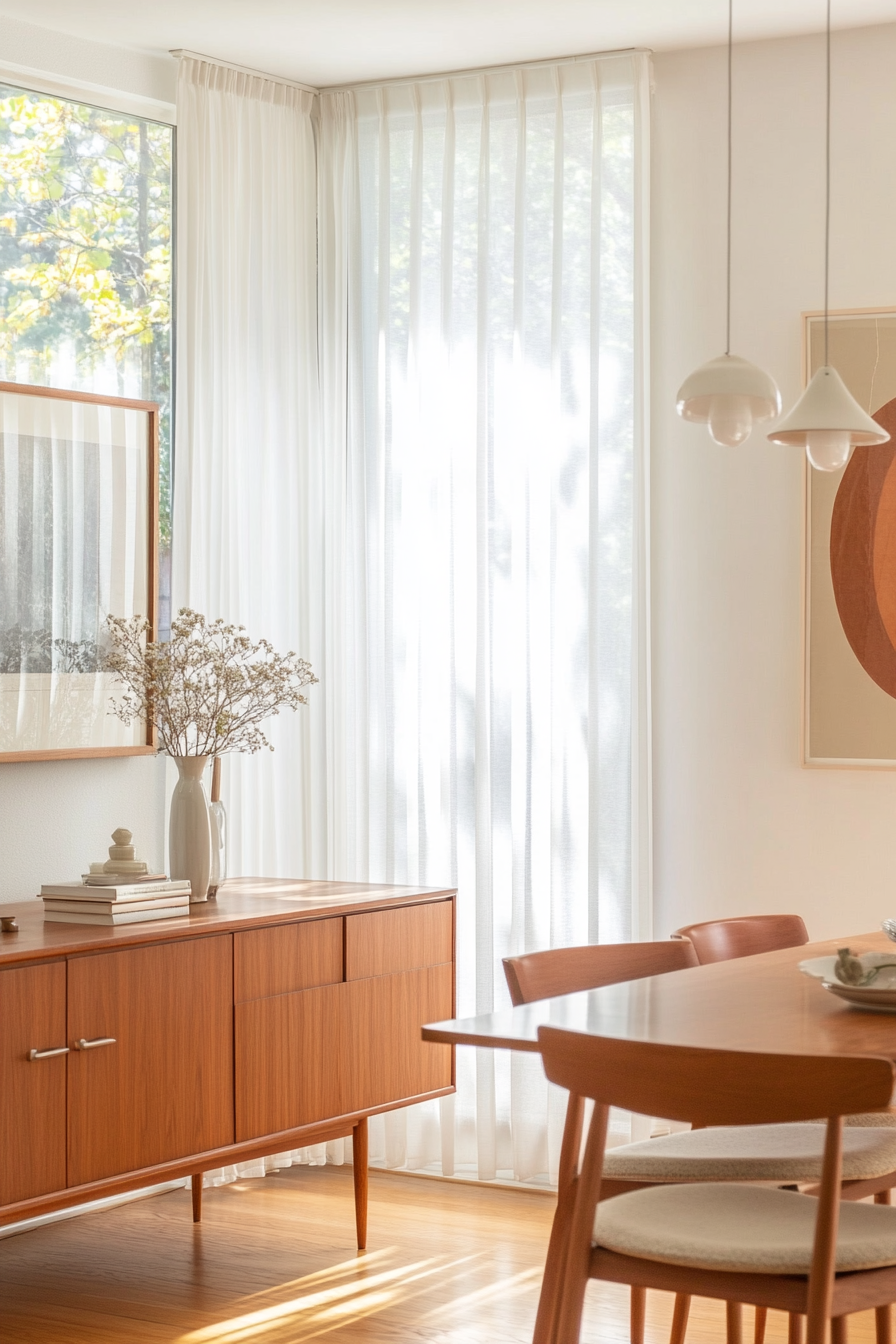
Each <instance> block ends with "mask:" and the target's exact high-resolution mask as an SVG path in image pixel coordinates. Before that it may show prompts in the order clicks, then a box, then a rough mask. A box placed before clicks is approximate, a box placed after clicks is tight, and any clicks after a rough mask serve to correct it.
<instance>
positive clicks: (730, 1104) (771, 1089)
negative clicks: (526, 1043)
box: [538, 1027, 896, 1125]
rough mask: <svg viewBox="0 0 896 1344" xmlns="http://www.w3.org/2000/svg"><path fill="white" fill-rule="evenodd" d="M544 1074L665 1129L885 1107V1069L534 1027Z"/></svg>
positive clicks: (862, 1061)
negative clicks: (685, 1123)
mask: <svg viewBox="0 0 896 1344" xmlns="http://www.w3.org/2000/svg"><path fill="white" fill-rule="evenodd" d="M538 1045H539V1049H540V1051H541V1057H542V1059H543V1061H544V1071H545V1073H546V1074H547V1076H548V1078H549V1079H550V1081H551V1082H552V1083H559V1084H560V1086H561V1087H566V1088H568V1089H569V1090H570V1091H571V1092H573V1093H576V1094H577V1095H579V1096H584V1097H593V1098H594V1100H595V1101H597V1102H599V1103H600V1104H601V1105H604V1106H620V1107H622V1108H623V1109H625V1110H628V1111H636V1112H638V1113H640V1114H641V1115H661V1116H663V1117H664V1118H665V1119H667V1120H696V1121H697V1122H699V1123H701V1124H705V1125H736V1124H741V1125H751V1124H776V1123H785V1122H787V1121H791V1120H818V1119H823V1118H826V1117H830V1116H836V1115H855V1114H858V1113H860V1112H863V1111H874V1110H880V1109H882V1108H883V1107H886V1106H888V1105H889V1101H890V1097H891V1096H892V1092H893V1080H894V1076H896V1069H894V1065H893V1063H892V1061H890V1060H889V1059H876V1058H870V1057H866V1058H856V1057H853V1056H848V1055H821V1056H819V1055H766V1054H754V1053H752V1052H750V1051H736V1050H704V1049H700V1048H696V1047H693V1046H675V1045H658V1044H656V1043H654V1042H652V1041H624V1040H614V1039H611V1038H608V1037H602V1036H591V1035H588V1034H587V1033H584V1032H577V1031H566V1030H563V1029H561V1028H559V1027H539V1028H538Z"/></svg>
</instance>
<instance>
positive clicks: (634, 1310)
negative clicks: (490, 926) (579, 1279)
mask: <svg viewBox="0 0 896 1344" xmlns="http://www.w3.org/2000/svg"><path fill="white" fill-rule="evenodd" d="M695 964H696V952H695V950H694V947H693V945H692V944H691V943H690V942H687V941H685V940H675V939H669V940H668V941H666V942H654V943H604V944H590V945H587V946H582V947H562V948H551V949H549V950H547V951H543V952H531V953H528V954H526V955H524V956H519V957H507V958H505V960H504V974H505V977H506V980H507V985H508V988H509V990H510V996H511V999H512V1001H513V1003H514V1006H519V1005H520V1004H524V1003H533V1002H535V1001H536V1000H538V999H545V998H553V997H555V996H556V995H559V994H572V993H576V992H578V991H580V990H585V989H598V988H600V987H601V986H603V985H613V984H618V983H620V982H621V981H624V980H636V979H641V978H643V977H646V976H651V975H662V974H665V973H666V972H668V971H674V970H682V969H686V968H688V967H692V966H694V965H695ZM576 1108H578V1111H579V1115H578V1124H579V1127H580V1129H581V1125H582V1121H583V1114H584V1111H583V1108H584V1101H583V1099H582V1097H581V1096H579V1097H576V1096H575V1095H572V1096H570V1099H569V1103H568V1108H567V1123H570V1116H572V1117H573V1119H575V1117H574V1115H573V1113H574V1111H575V1110H576ZM686 1118H687V1119H689V1120H691V1121H692V1123H693V1122H694V1121H695V1120H696V1117H691V1116H688V1117H686ZM868 1119H869V1120H873V1119H874V1117H868ZM822 1158H823V1131H822V1129H821V1127H820V1126H819V1125H816V1124H802V1125H748V1126H745V1125H740V1126H738V1127H735V1128H730V1127H729V1128H699V1129H692V1130H691V1131H690V1132H688V1133H678V1134H669V1135H665V1136H662V1137H658V1138H654V1139H648V1140H647V1141H645V1142H640V1143H628V1144H623V1145H621V1146H618V1147H614V1148H611V1149H609V1150H608V1151H607V1154H606V1159H605V1162H604V1169H603V1181H602V1184H601V1198H602V1199H611V1198H613V1197H614V1196H616V1195H619V1194H623V1193H626V1192H629V1191H632V1190H637V1189H640V1188H644V1187H645V1186H648V1185H658V1184H673V1183H678V1182H695V1181H725V1182H731V1183H738V1182H739V1183H748V1182H758V1181H763V1182H777V1183H778V1184H779V1185H794V1184H797V1183H800V1184H804V1185H808V1186H809V1188H811V1187H812V1186H813V1185H814V1184H817V1183H818V1182H819V1181H820V1180H821V1176H822ZM565 1160H566V1159H565V1158H564V1156H563V1154H561V1170H560V1173H559V1183H560V1185H561V1186H562V1185H563V1184H564V1182H568V1181H569V1180H570V1179H571V1177H570V1174H569V1171H568V1170H566V1169H565V1168H564V1167H563V1165H562V1164H563V1162H564V1161H565ZM894 1171H896V1131H894V1130H893V1129H890V1128H883V1129H881V1128H876V1127H874V1128H871V1127H869V1128H864V1127H863V1128H861V1129H859V1128H856V1129H851V1130H850V1131H849V1132H848V1133H847V1136H846V1141H845V1148H844V1155H843V1177H844V1181H845V1187H844V1188H845V1193H847V1194H848V1196H849V1197H850V1198H852V1199H859V1198H863V1197H864V1196H866V1195H873V1196H874V1198H875V1199H876V1200H878V1201H880V1202H888V1200H889V1186H890V1184H891V1183H892V1181H893V1180H894V1176H893V1173H894ZM562 1231H563V1226H562V1224H561V1223H555V1225H554V1228H553V1229H552V1232H551V1253H554V1254H556V1253H557V1252H556V1248H555V1246H554V1239H555V1237H556V1236H560V1235H562ZM549 1258H550V1253H549ZM646 1294H647V1290H646V1288H645V1287H643V1286H639V1285H637V1284H635V1285H632V1290H631V1327H630V1330H631V1344H643V1339H644V1322H645V1309H646ZM689 1310H690V1297H689V1296H688V1295H687V1294H686V1293H678V1294H677V1295H676V1298H675V1307H674V1311H673V1315H672V1329H671V1334H670V1344H683V1341H684V1337H685V1332H686V1329H687V1321H688V1314H689ZM765 1324H766V1312H765V1309H764V1308H762V1307H757V1310H756V1319H755V1324H754V1344H763V1340H764V1336H765ZM547 1332H548V1322H547V1320H546V1319H545V1318H544V1317H543V1314H540V1315H539V1319H538V1322H537V1324H536V1332H535V1341H534V1344H546V1341H548V1340H550V1335H549V1333H547ZM551 1344H553V1341H551ZM789 1344H799V1341H798V1337H797V1336H796V1332H795V1329H794V1328H791V1339H790V1342H789ZM878 1344H889V1341H878Z"/></svg>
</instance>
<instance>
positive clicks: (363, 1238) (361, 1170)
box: [352, 1115, 367, 1251]
mask: <svg viewBox="0 0 896 1344" xmlns="http://www.w3.org/2000/svg"><path fill="white" fill-rule="evenodd" d="M352 1175H353V1177H354V1181H355V1227H356V1228H357V1231H358V1250H359V1251H366V1250H367V1116H366V1115H365V1117H364V1119H363V1120H359V1121H358V1123H357V1124H356V1125H355V1127H354V1129H353V1130H352Z"/></svg>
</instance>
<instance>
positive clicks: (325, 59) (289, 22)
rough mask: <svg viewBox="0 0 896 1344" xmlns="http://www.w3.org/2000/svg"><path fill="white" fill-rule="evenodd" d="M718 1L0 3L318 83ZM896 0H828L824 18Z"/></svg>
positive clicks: (855, 16) (593, 37) (21, 13)
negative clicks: (829, 7) (830, 2)
mask: <svg viewBox="0 0 896 1344" xmlns="http://www.w3.org/2000/svg"><path fill="white" fill-rule="evenodd" d="M727 10H728V6H727V5H726V3H725V0H0V13H2V14H6V15H8V16H10V17H11V18H17V19H21V20H24V21H25V22H27V23H31V24H38V25H42V26H43V27H45V28H54V29H57V30H58V31H60V32H63V33H69V34H71V35H73V36H75V37H82V38H88V39H91V40H93V41H102V42H106V43H112V44H115V45H121V46H127V47H132V48H136V49H138V50H142V51H150V52H157V53H162V52H166V51H169V50H171V49H172V48H178V47H184V48H186V49H188V50H190V51H196V52H201V53H202V54H203V55H208V56H214V57H217V58H218V59H219V60H224V61H231V62H233V63H235V64H238V65H244V66H249V67H252V68H254V69H257V70H265V71H268V72H270V73H271V74H276V75H280V76H284V77H287V78H291V79H296V80H300V81H304V82H306V83H308V84H313V85H317V86H323V85H328V84H340V83H348V82H353V81H359V80H365V79H382V78H386V77H389V76H395V75H416V74H425V73H430V72H434V71H439V70H456V69H465V68H466V69H469V68H473V67H476V66H482V65H501V64H504V63H508V62H514V61H525V60H538V59H542V58H545V57H553V56H568V55H574V54H577V53H582V52H592V51H613V50H616V49H618V48H621V47H650V48H652V49H653V50H655V51H659V50H663V49H669V48H674V47H693V46H708V45H712V44H714V43H718V42H722V41H724V40H725V36H726V32H727ZM824 10H825V5H824V0H738V3H736V4H735V29H736V33H737V36H738V37H739V38H741V39H744V40H749V39H759V38H768V37H781V36H784V35H787V34H797V33H809V32H817V31H819V30H821V29H822V28H823V26H824ZM890 22H896V0H833V23H834V26H835V27H841V28H859V27H865V26H867V25H869V24H875V23H890Z"/></svg>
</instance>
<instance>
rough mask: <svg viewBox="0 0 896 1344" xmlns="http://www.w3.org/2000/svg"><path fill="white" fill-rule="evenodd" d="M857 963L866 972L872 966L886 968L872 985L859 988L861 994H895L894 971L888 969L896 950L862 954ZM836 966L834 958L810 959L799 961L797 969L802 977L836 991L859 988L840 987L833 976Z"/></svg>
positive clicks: (895, 957)
mask: <svg viewBox="0 0 896 1344" xmlns="http://www.w3.org/2000/svg"><path fill="white" fill-rule="evenodd" d="M859 961H860V962H861V963H862V965H863V966H864V967H865V969H866V970H868V971H870V970H871V968H872V966H887V970H885V971H881V972H880V974H879V975H878V977H877V979H876V980H875V981H874V983H873V984H871V985H867V986H863V987H861V990H860V992H861V993H862V994H869V993H870V994H880V993H881V992H882V991H886V990H892V991H894V992H896V969H893V970H890V969H889V967H890V965H891V964H892V963H894V962H896V948H894V949H893V951H892V952H862V953H861V955H860V956H859ZM836 965H837V958H836V957H812V958H811V959H810V960H808V961H801V962H800V963H799V968H800V970H801V971H802V972H803V975H811V976H814V977H815V979H816V980H824V981H825V983H826V984H829V985H836V987H837V988H838V989H853V988H859V986H853V985H841V983H840V981H839V980H838V979H837V977H836V976H835V974H834V967H835V966H836Z"/></svg>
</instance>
